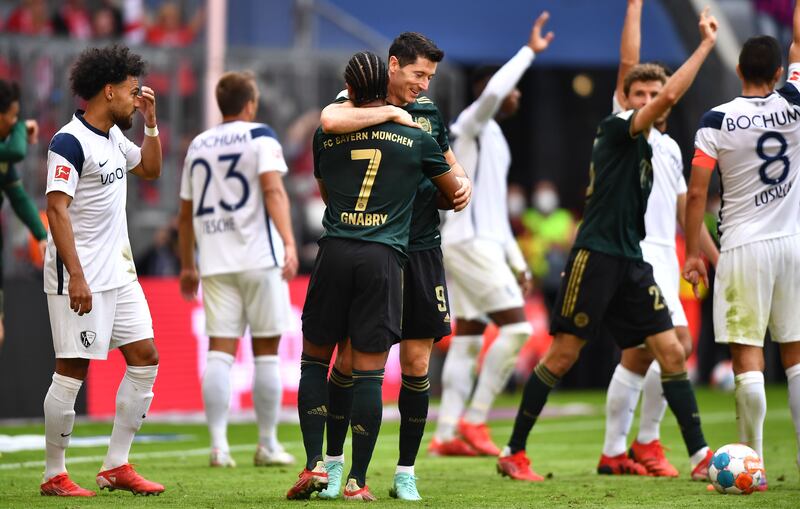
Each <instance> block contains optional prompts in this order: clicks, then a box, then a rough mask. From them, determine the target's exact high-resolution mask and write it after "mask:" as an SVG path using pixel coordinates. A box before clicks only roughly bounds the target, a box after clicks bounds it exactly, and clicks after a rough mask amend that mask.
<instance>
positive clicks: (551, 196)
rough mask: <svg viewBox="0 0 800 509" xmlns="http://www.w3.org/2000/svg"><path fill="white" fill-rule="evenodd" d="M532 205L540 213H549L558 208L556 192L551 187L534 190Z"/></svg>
mask: <svg viewBox="0 0 800 509" xmlns="http://www.w3.org/2000/svg"><path fill="white" fill-rule="evenodd" d="M533 206H534V207H535V208H536V210H538V211H539V212H541V213H542V214H549V213H551V212H553V211H554V210H556V208H558V194H557V193H556V192H555V191H553V190H552V189H544V190H542V191H536V194H534V195H533Z"/></svg>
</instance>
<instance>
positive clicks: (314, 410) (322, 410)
mask: <svg viewBox="0 0 800 509" xmlns="http://www.w3.org/2000/svg"><path fill="white" fill-rule="evenodd" d="M306 413H307V414H308V415H321V416H323V417H327V416H328V409H327V408H326V407H325V405H322V406H318V407H317V408H312V409H311V410H309V411H308V412H306Z"/></svg>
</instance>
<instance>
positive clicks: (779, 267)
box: [714, 235, 800, 347]
mask: <svg viewBox="0 0 800 509" xmlns="http://www.w3.org/2000/svg"><path fill="white" fill-rule="evenodd" d="M798 301H800V235H791V236H786V237H778V238H774V239H767V240H760V241H756V242H752V243H749V244H744V245H741V246H737V247H735V248H732V249H729V250H726V251H723V252H722V253H720V256H719V262H718V263H717V275H716V280H715V281H714V329H715V334H716V341H717V343H736V344H741V345H751V346H758V347H763V346H764V335H765V334H766V331H767V327H769V331H770V335H771V337H772V340H773V341H775V342H776V343H788V342H792V341H798V340H800V313H798V310H797V303H798Z"/></svg>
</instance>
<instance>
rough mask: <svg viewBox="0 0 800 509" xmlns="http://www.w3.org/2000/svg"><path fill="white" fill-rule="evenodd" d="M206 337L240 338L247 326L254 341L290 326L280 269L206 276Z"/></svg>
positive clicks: (276, 333)
mask: <svg viewBox="0 0 800 509" xmlns="http://www.w3.org/2000/svg"><path fill="white" fill-rule="evenodd" d="M202 280H203V306H204V307H205V312H206V335H207V336H208V337H214V338H239V337H241V336H242V334H244V331H245V328H246V327H247V325H250V334H251V335H252V336H253V337H254V338H268V337H275V336H280V335H281V334H283V332H284V331H285V330H286V329H287V328H288V327H289V313H290V311H291V307H290V303H289V285H288V284H287V283H286V281H284V280H283V278H282V277H281V268H280V267H270V268H264V269H254V270H247V271H242V272H233V273H230V274H217V275H214V276H206V277H204V278H202Z"/></svg>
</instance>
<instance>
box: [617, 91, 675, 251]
mask: <svg viewBox="0 0 800 509" xmlns="http://www.w3.org/2000/svg"><path fill="white" fill-rule="evenodd" d="M611 105H612V110H613V111H612V113H619V112H621V111H622V105H620V104H619V102H618V101H617V96H616V94H615V95H614V96H613V99H612V102H611ZM647 141H648V143H650V147H651V148H652V149H653V157H652V159H651V161H652V163H653V189H652V190H651V191H650V197H649V198H648V199H647V211H646V212H645V214H644V229H645V233H646V236H645V238H644V240H642V242H652V243H654V244H659V245H662V246H669V247H673V248H674V247H675V229H676V226H677V221H678V216H677V207H678V195H680V194H686V191H687V188H686V179H685V178H684V177H683V156H682V155H681V149H680V147H679V146H678V143H677V142H676V141H675V140H673V139H672V138H671V137H670V135H668V134H665V133H662V132H661V131H659V130H658V129H656V128H652V129H650V135H649V136H648V137H647Z"/></svg>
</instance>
